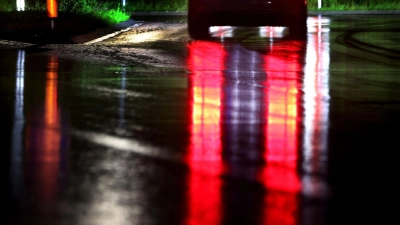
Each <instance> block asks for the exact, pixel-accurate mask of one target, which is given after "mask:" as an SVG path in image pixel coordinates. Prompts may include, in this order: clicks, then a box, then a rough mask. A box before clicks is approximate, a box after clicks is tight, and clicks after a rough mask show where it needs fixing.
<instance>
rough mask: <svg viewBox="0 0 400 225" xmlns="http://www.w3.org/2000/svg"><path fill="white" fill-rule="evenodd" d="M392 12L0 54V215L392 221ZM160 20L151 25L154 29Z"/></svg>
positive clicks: (396, 51) (129, 220)
mask: <svg viewBox="0 0 400 225" xmlns="http://www.w3.org/2000/svg"><path fill="white" fill-rule="evenodd" d="M399 22H400V18H399V17H398V16H381V15H374V16H352V15H346V16H315V17H313V16H310V17H309V19H308V38H307V40H292V39H288V38H285V35H286V32H287V31H286V30H285V29H284V28H270V27H263V28H257V29H255V28H231V27H219V28H213V29H212V34H213V36H214V39H212V40H210V41H193V40H191V39H190V38H189V37H188V36H187V33H186V25H185V24H181V23H179V22H178V23H176V24H175V23H172V24H170V25H160V24H158V27H162V28H159V29H158V28H157V29H147V30H146V32H137V31H134V30H132V31H127V32H125V33H123V34H120V35H118V36H116V37H113V38H110V39H107V40H103V41H99V42H96V43H93V44H86V45H85V44H82V45H48V46H37V47H31V48H29V47H28V48H17V49H10V48H4V49H2V50H1V51H0V68H1V72H0V103H1V104H0V116H1V117H0V118H1V119H0V129H1V134H2V136H1V142H2V147H1V148H2V152H3V157H2V158H3V160H4V163H3V165H5V170H4V171H5V177H6V183H7V184H6V204H5V205H6V214H7V215H6V216H7V222H8V224H41V225H42V224H43V225H44V224H85V225H88V224H121V225H123V224H140V225H142V224H143V225H146V224H174V225H175V224H191V225H194V224H269V225H275V224H280V225H300V224H304V225H323V224H361V223H364V222H370V221H372V220H373V219H377V220H378V221H379V222H380V223H383V222H384V221H385V220H387V219H391V218H393V217H394V216H395V215H396V214H393V213H392V212H393V210H395V207H392V204H390V202H392V203H393V204H395V201H394V196H395V195H396V193H397V190H398V189H397V185H396V183H397V182H396V180H397V179H396V177H397V176H398V175H397V171H398V170H399V169H398V166H397V163H396V161H395V159H396V155H397V154H396V153H397V151H398V150H399V145H398V140H397V139H398V137H399V131H398V127H399V125H400V117H399V115H400V97H399V96H400V77H399V76H400V63H399V62H400V61H399V59H400V33H399V31H400V25H399V24H400V23H399ZM151 27H155V26H151Z"/></svg>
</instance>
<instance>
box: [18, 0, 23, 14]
mask: <svg viewBox="0 0 400 225" xmlns="http://www.w3.org/2000/svg"><path fill="white" fill-rule="evenodd" d="M17 11H25V0H17Z"/></svg>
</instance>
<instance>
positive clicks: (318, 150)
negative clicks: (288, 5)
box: [302, 16, 330, 196]
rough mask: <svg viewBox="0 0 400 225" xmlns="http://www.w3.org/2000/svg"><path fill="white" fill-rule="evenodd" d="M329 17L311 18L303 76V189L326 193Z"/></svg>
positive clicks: (319, 193)
mask: <svg viewBox="0 0 400 225" xmlns="http://www.w3.org/2000/svg"><path fill="white" fill-rule="evenodd" d="M329 22H330V21H329V19H326V18H322V17H320V16H319V17H312V18H309V19H308V24H309V25H308V27H309V31H310V32H309V35H308V44H307V53H306V65H305V75H304V137H303V158H304V160H303V165H302V167H303V171H304V172H305V174H306V175H305V176H304V177H303V192H304V193H306V194H309V195H314V196H315V195H322V196H325V195H326V194H327V190H326V185H325V184H324V182H322V181H321V180H320V179H321V177H323V176H324V175H326V161H327V154H328V153H327V149H328V147H327V142H328V141H327V136H328V126H329V119H328V117H329V99H330V96H329V61H330V58H329V29H328V28H326V26H329Z"/></svg>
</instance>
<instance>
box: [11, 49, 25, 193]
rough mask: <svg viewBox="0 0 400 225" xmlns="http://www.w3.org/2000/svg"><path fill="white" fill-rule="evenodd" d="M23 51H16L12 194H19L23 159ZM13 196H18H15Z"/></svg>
mask: <svg viewBox="0 0 400 225" xmlns="http://www.w3.org/2000/svg"><path fill="white" fill-rule="evenodd" d="M24 66H25V51H24V50H19V51H18V58H17V65H16V68H17V71H16V74H15V76H16V81H15V103H14V125H13V130H12V146H11V150H12V152H11V176H10V177H11V179H12V184H13V188H12V190H13V191H14V192H20V190H19V189H20V188H21V187H22V184H20V182H22V175H23V171H22V170H23V168H22V165H21V163H22V157H23V130H24V124H25V117H24V79H25V74H24V73H25V68H24ZM15 196H20V195H19V194H16V195H15Z"/></svg>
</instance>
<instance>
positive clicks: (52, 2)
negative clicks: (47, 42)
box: [47, 0, 58, 29]
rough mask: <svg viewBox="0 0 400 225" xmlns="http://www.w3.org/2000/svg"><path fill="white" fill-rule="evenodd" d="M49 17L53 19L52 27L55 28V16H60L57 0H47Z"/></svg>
mask: <svg viewBox="0 0 400 225" xmlns="http://www.w3.org/2000/svg"><path fill="white" fill-rule="evenodd" d="M47 17H49V18H50V19H51V29H53V28H54V18H57V17H58V4H57V0H47Z"/></svg>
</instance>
